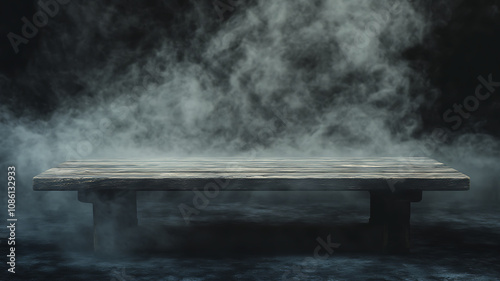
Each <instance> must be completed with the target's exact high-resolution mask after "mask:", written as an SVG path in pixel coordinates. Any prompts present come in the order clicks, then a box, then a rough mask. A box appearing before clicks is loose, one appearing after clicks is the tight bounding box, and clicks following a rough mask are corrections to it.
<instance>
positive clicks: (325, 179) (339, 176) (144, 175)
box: [33, 157, 470, 190]
mask: <svg viewBox="0 0 500 281" xmlns="http://www.w3.org/2000/svg"><path fill="white" fill-rule="evenodd" d="M216 181H218V182H222V183H224V184H220V186H219V188H220V189H221V190H383V189H388V188H389V185H392V187H393V188H395V189H416V190H467V189H468V188H469V181H470V179H469V177H468V176H466V175H464V174H462V173H460V172H458V171H456V170H455V169H452V168H450V167H448V166H446V165H444V164H442V163H439V162H437V161H435V160H433V159H430V158H426V157H380V158H378V157H370V158H361V157H349V158H342V157H340V158H329V157H308V158H253V159H248V158H243V157H239V158H236V157H192V158H169V159H152V160H140V159H104V160H98V159H97V160H79V161H67V162H64V163H62V164H61V165H59V166H58V167H56V168H52V169H49V170H47V171H45V172H43V173H41V174H40V175H38V176H36V177H34V179H33V188H34V189H35V190H85V189H131V190H191V189H193V188H198V189H202V188H203V187H204V186H205V185H207V184H210V183H214V182H216Z"/></svg>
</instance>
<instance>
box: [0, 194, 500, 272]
mask: <svg viewBox="0 0 500 281" xmlns="http://www.w3.org/2000/svg"><path fill="white" fill-rule="evenodd" d="M174 197H175V196H174ZM320 197H321V196H320ZM323 197H324V196H323ZM139 199H140V200H139V205H138V208H139V223H140V235H139V238H138V241H136V242H137V243H136V244H137V245H138V246H139V247H138V249H136V250H135V252H134V253H133V254H130V255H128V256H127V257H121V258H116V257H115V258H103V257H95V256H94V255H93V252H92V240H91V237H92V227H91V226H92V217H91V208H90V205H87V204H84V203H80V202H77V201H76V199H75V202H74V204H75V208H74V209H69V210H65V211H64V212H63V211H61V210H57V211H53V212H52V213H51V212H48V213H47V212H44V213H37V212H34V214H29V215H28V214H26V215H23V216H21V215H20V216H19V222H20V224H19V229H18V233H17V239H18V245H17V261H18V263H17V266H16V269H17V273H16V276H15V277H17V279H20V280H21V279H22V280H176V281H177V280H183V281H187V280H500V239H499V237H500V207H499V206H494V205H493V206H489V205H485V204H476V205H475V204H469V205H464V204H453V203H451V204H446V206H444V205H442V206H439V204H436V202H433V201H432V200H428V201H430V202H427V203H426V202H425V201H426V200H425V199H426V198H425V194H424V201H423V202H421V203H414V204H412V219H411V220H412V242H413V249H412V252H411V253H410V254H406V255H388V254H383V253H381V252H378V251H377V245H376V243H375V242H374V239H375V240H376V237H377V231H376V230H374V229H371V228H370V227H368V225H367V224H366V223H365V222H366V221H367V220H368V200H367V198H365V197H360V198H357V200H343V199H337V200H331V201H328V200H318V201H319V202H314V200H312V199H311V198H305V199H304V200H303V202H302V203H298V201H301V200H297V198H295V200H292V201H286V202H282V203H281V204H280V203H279V202H276V200H275V199H272V200H271V199H270V200H260V199H259V198H250V197H249V198H243V199H241V198H240V199H241V200H224V198H222V199H219V198H216V199H214V200H212V202H210V205H209V206H208V207H207V208H206V209H205V210H201V211H200V213H199V214H198V215H195V216H193V217H192V222H191V224H190V225H189V226H186V224H185V223H184V220H183V219H182V216H181V215H180V212H179V209H178V204H179V203H180V202H184V203H187V204H190V200H189V197H185V198H181V197H176V198H173V199H172V200H170V201H166V200H162V199H151V198H141V197H140V198H139ZM186 199H187V200H186ZM365 199H366V200H365ZM273 200H274V201H273ZM278 201H279V200H278ZM434 201H437V202H439V201H438V200H434ZM165 202H171V203H172V204H165ZM354 202H356V203H354ZM80 204H81V205H80ZM366 233H370V235H368V236H367V235H366ZM329 235H330V237H331V241H332V242H336V243H340V244H341V246H340V247H339V248H338V249H337V250H336V251H335V252H333V253H332V254H331V255H329V257H328V258H327V259H324V260H319V259H313V256H314V250H315V249H316V247H318V245H319V244H318V241H317V238H318V237H319V238H321V239H323V240H325V241H326V240H327V236H329ZM367 237H369V238H367ZM373 237H375V238H373ZM1 245H2V247H5V245H4V243H2V244H1ZM5 251H6V249H2V252H5ZM325 253H326V252H325V251H324V250H321V252H320V254H322V255H323V254H325ZM1 276H5V275H3V273H2V275H1ZM6 277H7V278H11V277H12V276H11V275H8V276H6ZM293 278H295V279H293ZM0 279H1V280H10V279H4V278H0ZM13 280H14V279H13Z"/></svg>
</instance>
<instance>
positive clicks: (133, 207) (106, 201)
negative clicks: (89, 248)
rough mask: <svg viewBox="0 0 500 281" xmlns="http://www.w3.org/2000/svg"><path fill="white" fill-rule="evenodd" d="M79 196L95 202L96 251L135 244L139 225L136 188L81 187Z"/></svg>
mask: <svg viewBox="0 0 500 281" xmlns="http://www.w3.org/2000/svg"><path fill="white" fill-rule="evenodd" d="M78 200H79V201H81V202H86V203H92V204H93V216H94V252H95V253H98V254H113V253H120V252H124V251H126V250H128V249H130V248H131V244H132V234H133V232H134V230H135V228H136V227H137V200H136V193H135V191H128V190H101V191H86V190H83V191H79V192H78Z"/></svg>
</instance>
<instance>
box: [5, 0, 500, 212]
mask: <svg viewBox="0 0 500 281" xmlns="http://www.w3.org/2000/svg"><path fill="white" fill-rule="evenodd" d="M145 2H146V1H145ZM145 2H144V3H140V2H139V1H136V2H133V1H118V0H109V1H77V0H72V1H70V2H69V3H68V4H67V5H65V6H64V7H61V10H60V11H59V13H58V14H57V15H56V16H54V17H53V18H50V22H49V23H48V25H47V26H45V27H44V28H43V29H40V34H39V35H38V36H40V37H39V42H38V44H39V45H38V46H37V51H36V52H37V53H36V56H34V57H33V60H31V61H30V62H29V64H28V66H27V67H26V70H25V71H24V72H22V73H20V74H19V75H18V76H17V77H16V78H15V79H14V80H10V78H7V77H1V79H0V80H1V84H0V87H1V90H2V92H9V93H11V96H13V97H15V96H16V95H17V94H21V93H26V92H28V93H30V95H31V96H32V97H33V98H36V97H37V96H44V97H46V100H49V102H48V103H49V105H48V106H46V107H48V108H49V109H48V110H47V113H45V114H39V113H38V112H36V111H32V110H31V109H30V108H26V109H24V110H23V109H20V108H22V107H23V104H21V101H16V100H15V99H14V100H12V101H10V102H9V103H6V104H4V105H1V108H0V109H1V115H0V120H1V122H0V131H1V132H3V133H4V137H3V138H2V139H1V140H0V157H1V159H2V163H3V164H4V165H12V164H14V165H16V166H17V170H19V171H20V174H21V175H22V179H20V180H21V181H22V189H23V190H22V191H20V192H23V193H24V194H23V196H24V198H27V199H26V200H28V199H30V200H32V201H33V202H36V206H38V207H39V208H41V207H40V206H43V208H50V209H53V210H60V209H64V208H66V207H68V206H70V205H71V206H73V205H74V202H72V201H74V200H76V198H74V195H60V194H57V195H56V194H51V195H47V194H45V193H44V194H41V192H35V193H33V192H32V191H31V178H32V177H33V176H35V175H36V174H38V173H40V172H42V171H44V170H46V169H48V168H51V167H54V166H56V165H57V164H58V163H61V162H63V161H65V160H68V159H85V158H100V157H151V156H154V157H169V156H187V155H197V156H198V155H240V156H241V155H243V156H245V155H248V156H250V155H257V156H267V155H274V156H291V155H293V156H306V155H307V156H314V155H321V156H325V155H331V156H361V155H366V156H368V155H380V156H392V155H410V156H417V155H420V156H431V157H435V158H437V159H438V160H441V161H444V162H445V163H447V164H449V165H451V166H453V167H455V168H459V169H461V171H462V172H466V173H467V172H470V173H469V175H470V176H472V182H473V189H485V190H488V192H491V189H488V188H490V187H491V186H494V185H495V184H496V182H497V180H498V176H496V175H498V173H494V168H493V167H494V166H495V163H496V162H497V160H496V159H498V158H497V155H495V153H496V151H498V141H497V140H496V139H493V138H492V137H488V136H486V135H478V134H462V135H458V134H457V133H456V132H453V131H451V130H447V131H446V132H445V133H446V135H447V137H446V138H440V139H438V140H435V139H431V140H429V136H428V135H427V134H425V133H421V132H422V131H425V130H424V128H423V123H422V116H421V111H420V109H421V108H422V107H428V106H429V105H431V104H433V103H434V102H435V99H436V98H437V96H438V91H437V90H436V89H433V88H432V87H430V86H429V83H428V81H427V79H426V76H425V73H422V72H419V71H417V70H415V69H414V68H412V67H411V65H410V63H409V62H408V61H406V60H405V59H404V58H403V57H402V53H403V52H404V51H405V50H407V49H408V48H411V47H412V46H415V45H418V44H423V40H424V39H425V37H426V36H427V35H428V33H429V32H430V30H431V28H432V25H433V24H435V22H434V21H432V20H430V18H429V17H428V16H427V15H426V14H425V11H424V10H423V9H422V8H419V5H417V4H416V3H414V2H412V1H388V0H386V1H364V0H349V1H340V0H339V1H333V0H332V1H327V0H322V1H320V0H316V1H306V0H290V1H252V2H251V3H243V2H241V1H240V2H241V3H240V2H238V5H235V6H233V11H232V12H230V11H226V12H225V13H224V16H223V17H224V20H223V21H219V16H218V14H217V11H216V8H215V7H213V6H212V3H208V2H207V3H197V2H194V1H192V2H189V3H187V4H186V3H184V4H176V2H175V1H174V2H173V1H147V3H145ZM149 2H151V3H149ZM33 44H34V43H33ZM478 74H479V73H478ZM471 94H472V93H471ZM487 187H488V188H487ZM471 192H473V191H472V190H471ZM481 194H483V193H481ZM487 194H491V193H487ZM483 195H484V194H483ZM483 195H482V196H483ZM497 196H498V195H497ZM485 197H491V196H489V195H488V196H485ZM59 199H60V200H59ZM49 202H50V204H49ZM68 202H70V203H68ZM45 203H47V204H45ZM80 205H83V204H80ZM43 208H42V209H43Z"/></svg>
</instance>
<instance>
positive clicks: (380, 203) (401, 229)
mask: <svg viewBox="0 0 500 281" xmlns="http://www.w3.org/2000/svg"><path fill="white" fill-rule="evenodd" d="M421 198H422V192H421V191H404V192H395V193H391V192H385V191H370V224H373V225H377V226H380V227H381V228H382V229H383V237H384V238H383V242H382V243H383V248H384V250H385V251H388V252H391V253H407V252H409V250H410V203H411V202H419V201H420V200H421Z"/></svg>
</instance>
